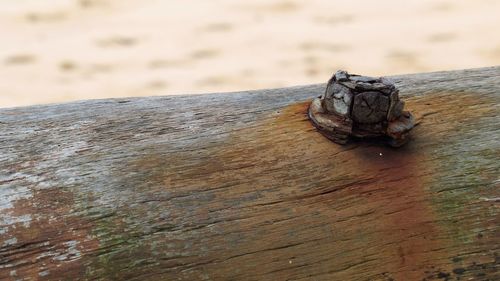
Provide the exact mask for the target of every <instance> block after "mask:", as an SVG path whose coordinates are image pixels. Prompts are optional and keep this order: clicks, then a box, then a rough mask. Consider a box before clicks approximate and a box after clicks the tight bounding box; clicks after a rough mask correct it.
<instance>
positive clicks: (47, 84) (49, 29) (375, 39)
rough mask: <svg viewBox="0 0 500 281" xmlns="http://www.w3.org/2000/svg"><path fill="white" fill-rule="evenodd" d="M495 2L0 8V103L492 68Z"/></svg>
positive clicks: (283, 0) (34, 4)
mask: <svg viewBox="0 0 500 281" xmlns="http://www.w3.org/2000/svg"><path fill="white" fill-rule="evenodd" d="M499 15H500V1H496V0H476V1H470V0H458V1H457V0H454V1H451V0H450V1H448V0H441V1H436V0H425V1H424V0H418V1H417V0H406V1H370V0H366V1H337V0H335V1H332V0H309V1H298V0H265V1H264V0H252V1H250V0H248V1H234V0H233V1H231V0H211V1H201V0H199V1H195V0H169V1H164V0H147V1H146V0H79V1H75V0H17V1H0V34H1V37H0V38H1V48H0V77H1V83H0V107H12V106H23V105H31V104H42V103H54V102H66V101H72V100H80V99H94V98H108V97H130V96H150V95H170V94H191V93H209V92H225V91H239V90H249V89H259V88H271V87H284V86H293V85H299V84H310V83H320V82H325V81H326V80H327V79H328V78H329V76H330V75H331V74H332V72H333V71H335V70H337V69H339V68H342V69H346V70H348V71H350V72H354V73H360V74H366V75H375V76H381V75H390V74H400V73H412V72H423V71H435V70H449V69H462V68H471V67H481V66H491V65H498V64H500V35H499V31H498V28H499V27H500V16H499Z"/></svg>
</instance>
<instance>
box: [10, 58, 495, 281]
mask: <svg viewBox="0 0 500 281" xmlns="http://www.w3.org/2000/svg"><path fill="white" fill-rule="evenodd" d="M393 78H394V80H395V81H396V83H397V86H398V87H399V88H400V90H401V97H402V98H403V99H405V100H406V101H407V108H408V109H409V110H410V111H412V112H413V113H414V114H415V115H416V117H417V118H418V120H419V122H420V123H419V125H418V126H417V127H416V128H415V129H414V131H413V133H412V134H413V139H412V141H410V143H408V144H407V145H406V146H404V147H402V148H399V149H393V148H389V147H387V146H385V145H382V144H378V143H374V142H371V141H358V142H351V143H349V144H348V145H345V146H340V145H337V144H335V143H332V142H330V141H328V140H327V139H326V138H325V137H323V136H322V135H321V134H320V133H318V132H317V131H316V130H315V129H314V128H313V126H312V125H311V123H310V122H309V120H308V119H307V117H306V111H307V106H308V102H309V101H310V100H311V98H313V97H315V96H318V95H320V94H321V93H322V91H323V89H324V86H325V85H324V84H319V85H309V86H300V87H292V88H283V89H271V90H261V91H252V92H240V93H232V94H209V95H196V96H166V97H150V98H130V99H114V100H113V99H110V100H91V101H82V102H74V103H67V104H56V105H44V106H32V107H22V108H11V109H1V110H0V225H1V228H0V246H1V248H0V279H1V280H94V279H98V280H348V279H355V280H422V279H425V280H432V279H441V280H442V279H449V280H455V279H457V280H470V278H472V279H477V280H486V279H489V280H494V279H496V280H498V277H499V271H498V269H499V264H500V263H499V259H500V258H499V247H500V238H499V237H500V231H499V230H500V228H499V223H500V218H499V206H500V205H499V200H500V199H499V198H500V192H499V187H500V178H499V171H500V161H499V159H500V157H499V156H500V140H499V136H500V117H499V116H500V110H499V105H500V67H489V68H481V69H471V70H462V71H451V72H436V73H425V74H414V75H406V76H398V77H393Z"/></svg>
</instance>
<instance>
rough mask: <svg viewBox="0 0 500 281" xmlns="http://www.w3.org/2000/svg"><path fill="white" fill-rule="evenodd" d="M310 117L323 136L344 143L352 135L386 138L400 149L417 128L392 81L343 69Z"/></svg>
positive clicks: (312, 104)
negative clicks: (410, 133)
mask: <svg viewBox="0 0 500 281" xmlns="http://www.w3.org/2000/svg"><path fill="white" fill-rule="evenodd" d="M309 118H310V119H311V121H312V123H313V124H314V126H316V128H318V130H319V131H320V132H321V133H322V134H323V135H325V136H326V137H327V138H329V139H330V140H332V141H334V142H336V143H340V144H345V143H347V141H348V140H349V137H350V136H354V137H359V138H366V137H381V136H386V137H388V143H389V145H391V146H394V147H399V146H401V145H403V144H405V143H406V142H407V141H408V134H409V132H410V130H411V129H412V128H413V127H414V126H415V119H414V117H413V115H412V114H411V113H410V112H408V111H404V101H402V100H400V99H399V91H398V89H397V88H396V86H395V85H394V83H393V82H392V81H391V80H389V79H387V78H384V77H381V78H374V77H368V76H360V75H354V74H349V73H347V72H345V71H342V70H339V71H337V72H336V73H335V74H334V75H333V76H332V78H331V79H330V80H329V81H328V84H327V86H326V91H325V93H324V94H323V95H322V96H320V97H318V98H315V99H314V100H313V101H312V103H311V105H310V106H309Z"/></svg>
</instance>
